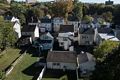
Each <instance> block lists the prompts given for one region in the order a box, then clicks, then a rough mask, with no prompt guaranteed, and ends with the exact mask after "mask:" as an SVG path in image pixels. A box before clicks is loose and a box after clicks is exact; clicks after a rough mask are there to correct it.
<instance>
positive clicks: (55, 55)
mask: <svg viewBox="0 0 120 80" xmlns="http://www.w3.org/2000/svg"><path fill="white" fill-rule="evenodd" d="M76 57H77V56H76V53H75V52H73V51H50V52H48V56H47V68H48V69H62V70H76V67H77V60H76Z"/></svg>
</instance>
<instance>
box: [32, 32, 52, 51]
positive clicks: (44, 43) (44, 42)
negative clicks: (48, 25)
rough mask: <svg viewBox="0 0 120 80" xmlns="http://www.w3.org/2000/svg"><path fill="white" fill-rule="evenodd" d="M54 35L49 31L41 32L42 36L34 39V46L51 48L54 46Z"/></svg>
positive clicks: (44, 48)
mask: <svg viewBox="0 0 120 80" xmlns="http://www.w3.org/2000/svg"><path fill="white" fill-rule="evenodd" d="M53 43H54V37H53V36H52V35H51V34H50V33H49V32H48V33H41V34H40V38H38V39H37V40H35V41H34V43H33V46H34V47H41V50H50V49H52V48H53Z"/></svg>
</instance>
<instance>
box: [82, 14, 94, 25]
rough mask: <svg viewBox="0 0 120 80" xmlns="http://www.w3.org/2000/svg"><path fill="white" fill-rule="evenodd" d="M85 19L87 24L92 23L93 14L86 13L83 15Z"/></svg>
mask: <svg viewBox="0 0 120 80" xmlns="http://www.w3.org/2000/svg"><path fill="white" fill-rule="evenodd" d="M83 21H84V22H86V23H87V24H89V23H92V21H93V18H92V17H91V16H88V15H85V16H84V17H83Z"/></svg>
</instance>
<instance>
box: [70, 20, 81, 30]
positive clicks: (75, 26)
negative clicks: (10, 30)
mask: <svg viewBox="0 0 120 80" xmlns="http://www.w3.org/2000/svg"><path fill="white" fill-rule="evenodd" d="M79 23H80V22H79V21H77V20H69V21H68V25H74V32H78V28H79Z"/></svg>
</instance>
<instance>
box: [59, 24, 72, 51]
mask: <svg viewBox="0 0 120 80" xmlns="http://www.w3.org/2000/svg"><path fill="white" fill-rule="evenodd" d="M57 40H58V42H59V46H60V47H63V48H64V50H68V49H69V48H70V47H71V46H73V45H72V43H73V42H74V26H73V25H60V31H59V33H58V37H57Z"/></svg>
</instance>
